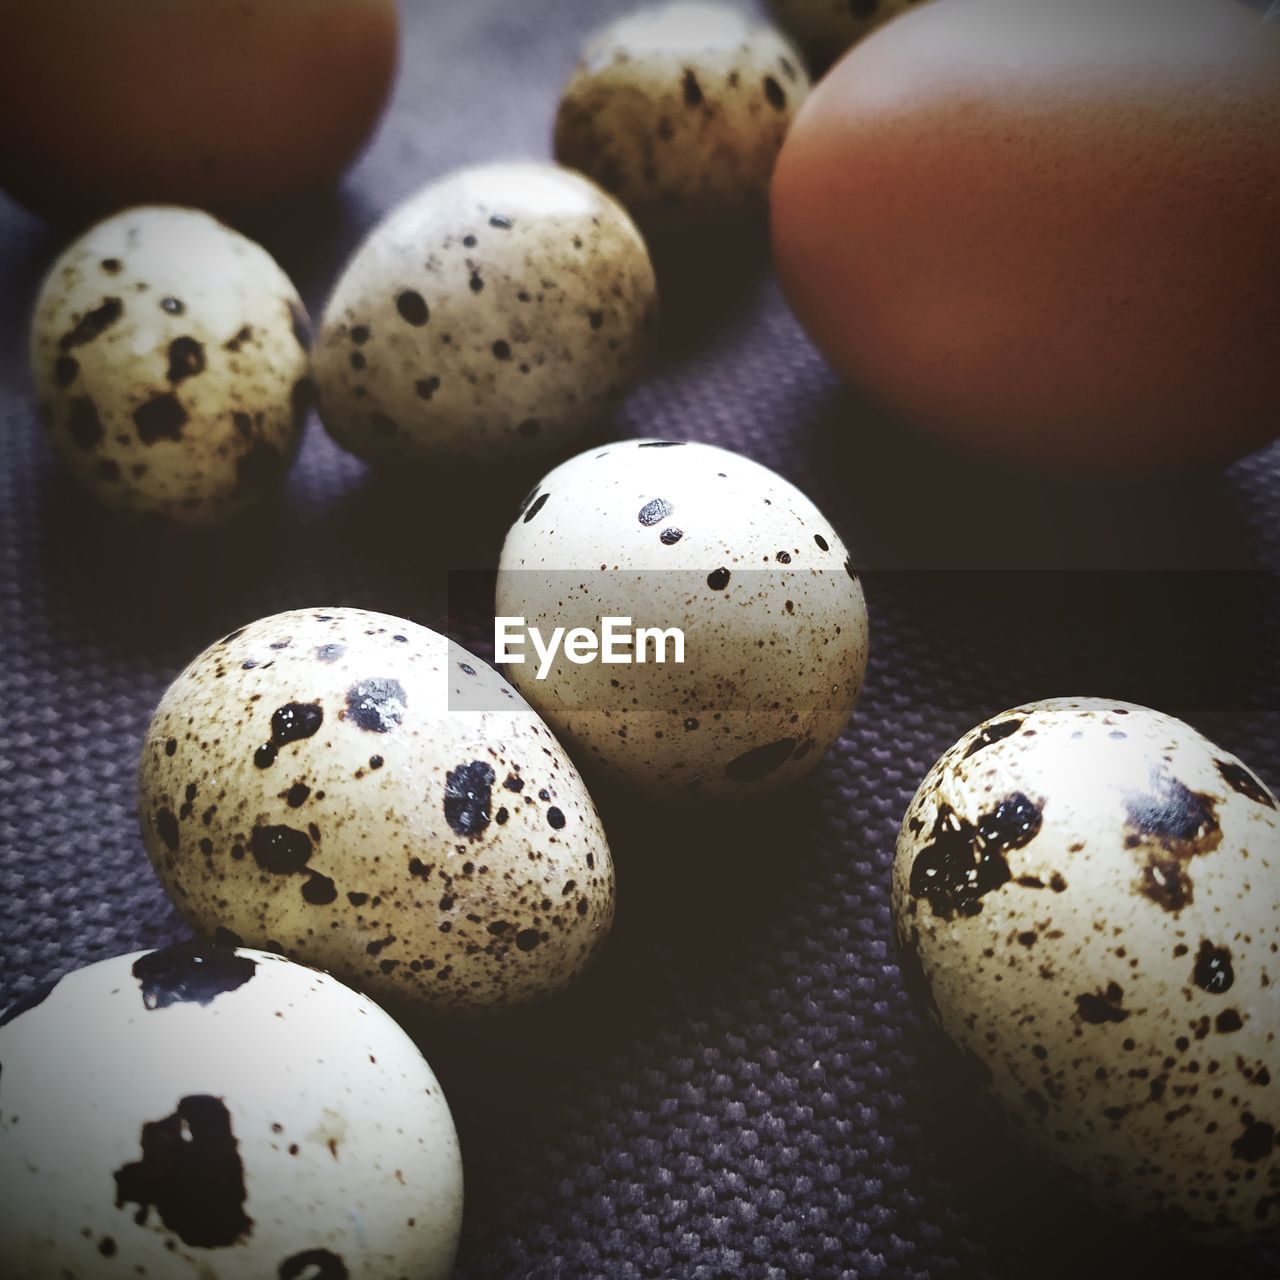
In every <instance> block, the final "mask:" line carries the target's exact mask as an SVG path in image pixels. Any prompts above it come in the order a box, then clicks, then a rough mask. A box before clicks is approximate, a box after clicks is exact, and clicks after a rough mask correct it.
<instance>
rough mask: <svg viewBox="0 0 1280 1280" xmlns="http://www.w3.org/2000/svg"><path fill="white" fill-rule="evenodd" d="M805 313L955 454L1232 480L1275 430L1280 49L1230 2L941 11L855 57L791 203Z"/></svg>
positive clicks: (914, 19)
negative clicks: (1183, 467)
mask: <svg viewBox="0 0 1280 1280" xmlns="http://www.w3.org/2000/svg"><path fill="white" fill-rule="evenodd" d="M772 199H773V214H774V240H775V247H776V251H777V258H778V265H779V270H780V272H781V275H782V279H783V284H784V287H785V289H786V292H787V295H788V297H789V299H790V301H791V303H792V305H793V307H794V308H795V311H796V313H797V315H798V316H799V318H800V320H801V322H802V323H803V324H804V326H805V327H806V328H807V329H808V331H809V333H810V334H811V335H812V337H813V339H814V340H815V342H816V343H817V344H818V346H819V347H820V348H821V349H822V351H823V352H824V354H825V355H826V356H827V357H828V358H829V359H830V361H831V362H832V363H833V364H834V365H835V367H836V368H837V369H838V370H839V371H840V372H841V373H843V374H844V375H846V376H847V377H848V378H849V379H851V380H852V381H854V382H856V383H858V384H860V385H861V386H862V387H864V388H865V389H866V390H868V391H869V392H870V393H872V395H873V396H875V397H876V398H878V399H879V400H881V401H883V402H884V403H886V404H887V405H888V406H890V407H891V408H893V409H895V410H897V411H898V412H899V413H901V414H903V415H905V416H906V417H908V418H910V419H914V420H915V421H917V422H919V423H921V424H923V425H924V426H926V427H928V428H930V429H931V430H933V431H935V432H937V433H938V434H940V435H944V436H947V437H950V438H952V439H954V440H957V441H960V442H962V443H965V444H968V445H971V446H975V447H978V448H981V449H989V450H993V451H998V452H1002V453H1007V454H1015V455H1020V456H1023V457H1030V458H1037V459H1051V460H1061V461H1067V462H1073V463H1103V464H1119V463H1123V464H1133V463H1142V464H1146V463H1161V462H1179V461H1185V460H1188V459H1192V458H1197V457H1209V458H1214V457H1221V458H1228V457H1231V456H1237V455H1239V454H1242V453H1245V452H1247V451H1249V450H1250V449H1253V448H1255V447H1257V446H1260V445H1262V444H1264V443H1265V442H1267V441H1268V440H1269V439H1271V438H1272V437H1273V436H1274V434H1275V433H1276V430H1277V425H1278V423H1280V379H1277V378H1276V376H1275V368H1276V357H1275V352H1276V343H1277V339H1278V338H1280V28H1276V27H1274V26H1273V27H1267V26H1264V25H1262V24H1261V22H1260V20H1259V18H1258V15H1257V14H1256V13H1255V12H1252V11H1250V10H1249V9H1248V8H1246V7H1244V6H1243V5H1241V4H1237V3H1234V0H1215V2H1206V0H1129V2H1128V3H1126V4H1123V5H1119V4H1115V3H1113V0H1077V2H1074V3H1072V4H1062V3H1055V2H1054V0H940V2H939V3H937V4H928V5H923V6H921V7H920V8H919V9H915V10H912V11H910V12H908V13H906V14H904V15H902V16H901V17H899V18H897V19H895V20H894V21H893V22H891V23H889V24H887V25H886V26H885V27H883V28H882V29H881V30H879V31H877V32H875V33H873V34H872V35H871V36H870V37H869V38H868V39H866V40H865V41H863V42H862V43H861V44H859V45H858V46H857V47H856V48H854V49H853V50H852V51H851V52H850V53H849V54H848V55H847V56H846V57H845V58H844V59H843V60H842V61H841V62H840V63H838V64H837V65H836V66H835V68H833V70H832V71H831V73H830V74H829V75H828V76H827V78H826V79H825V80H823V81H822V82H821V83H820V84H819V85H818V86H817V88H816V89H815V90H814V92H813V93H812V95H811V96H810V97H809V99H808V100H807V102H806V103H805V105H804V107H803V109H802V110H801V112H800V114H799V116H798V118H797V119H796V122H795V124H794V125H793V127H792V129H791V131H790V133H789V135H788V138H787V142H786V144H785V146H784V149H783V152H782V155H781V157H780V160H779V163H778V166H777V170H776V173H775V177H774V184H773V194H772Z"/></svg>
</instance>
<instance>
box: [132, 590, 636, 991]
mask: <svg viewBox="0 0 1280 1280" xmlns="http://www.w3.org/2000/svg"><path fill="white" fill-rule="evenodd" d="M463 703H466V704H467V708H468V709H462V707H461V704H463ZM471 708H474V709H471ZM139 813H140V817H141V822H142V832H143V840H144V842H145V844H146V847H147V852H148V853H149V854H150V855H151V860H152V862H153V864H154V866H155V869H156V872H157V874H158V875H159V877H160V880H161V882H162V883H163V884H164V886H165V888H166V890H167V891H168V893H169V896H170V897H171V898H172V899H173V901H174V903H175V905H176V906H177V907H178V909H179V910H180V911H181V912H182V914H183V915H184V916H185V917H186V919H187V920H188V921H189V922H190V923H191V925H192V926H193V927H194V928H195V929H196V930H197V931H199V932H200V933H202V934H204V935H205V936H212V937H216V938H218V939H221V940H225V941H231V942H237V943H239V942H244V943H248V944H249V945H253V946H262V947H265V948H266V949H268V950H272V951H276V950H278V951H281V952H283V953H285V954H287V955H289V956H290V957H292V958H294V959H298V960H302V961H304V962H306V963H308V964H314V965H317V966H320V967H323V968H325V969H328V970H330V971H332V972H333V973H334V974H336V975H337V976H338V977H339V978H341V979H342V980H343V981H345V982H350V983H351V984H352V986H355V987H357V988H358V989H360V990H363V991H367V992H369V993H370V994H371V995H373V996H374V997H375V998H377V999H379V1000H380V1001H393V1002H397V1003H405V1004H409V1005H412V1006H414V1007H416V1008H417V1009H418V1010H419V1011H424V1012H428V1013H449V1012H458V1011H467V1012H480V1011H485V1010H491V1009H498V1008H501V1007H503V1006H507V1005H513V1004H519V1003H521V1002H524V1001H527V1000H531V999H534V998H536V997H539V996H544V995H547V994H549V993H551V992H553V991H556V990H558V989H559V988H561V987H563V986H565V985H566V984H567V983H569V982H570V981H571V980H572V979H573V978H574V977H575V976H576V975H577V974H578V973H579V972H581V970H582V969H583V968H585V966H586V965H587V963H588V962H589V961H590V959H591V958H592V956H593V955H594V953H595V951H596V949H597V948H598V946H599V945H600V943H601V942H602V941H603V939H604V937H605V935H606V933H607V932H608V930H609V925H610V923H611V921H612V918H613V894H614V884H613V864H612V861H611V859H610V856H609V846H608V845H607V843H606V842H605V836H604V831H603V829H602V828H601V825H600V819H599V818H598V817H597V815H596V811H595V808H594V806H593V805H592V802H591V797H590V796H589V795H588V794H587V791H586V788H585V787H584V786H583V783H582V781H581V779H580V778H579V776H578V773H577V771H576V770H575V769H574V767H573V765H572V764H571V763H570V761H569V758H568V757H567V756H566V755H565V753H564V751H563V750H562V749H561V747H560V745H559V743H558V742H557V741H556V739H555V737H554V736H553V735H552V733H551V731H550V730H549V729H548V728H547V727H546V726H545V725H544V724H543V723H542V721H541V720H540V719H539V718H538V717H537V716H536V715H535V714H534V713H533V711H532V710H530V708H529V707H528V705H527V704H526V703H525V702H524V700H523V699H522V698H520V697H519V695H518V694H516V693H515V692H514V690H512V689H511V687H510V686H509V685H508V684H507V683H506V681H505V680H502V679H500V678H499V677H498V676H497V675H496V673H495V672H494V671H493V670H492V668H490V667H489V666H488V665H486V664H485V663H484V662H482V661H481V660H480V659H479V658H475V657H472V656H471V655H470V654H468V653H466V652H465V651H463V650H462V649H459V648H457V647H456V646H454V645H452V644H450V642H449V641H447V640H446V639H445V637H444V636H442V635H439V634H437V633H436V632H434V631H430V630H428V629H427V628H426V627H420V626H417V625H415V624H414V623H411V622H406V621H404V620H403V619H400V618H393V617H389V616H387V615H385V614H378V613H368V612H365V611H363V610H359V609H339V608H334V609H300V610H295V611H293V612H289V613H281V614H276V615H274V616H272V617H268V618H263V619H261V620H259V621H257V622H254V623H252V624H250V625H249V626H247V627H244V628H243V629H241V630H239V631H237V632H235V633H233V634H232V635H230V636H228V637H226V638H225V639H223V640H220V641H219V642H218V643H217V644H215V645H213V646H212V647H210V648H209V649H207V650H206V651H205V652H204V653H203V654H201V655H200V656H199V657H197V658H196V659H195V661H194V662H192V663H191V665H190V666H188V667H187V669H186V670H185V671H184V672H183V673H182V674H181V675H179V676H178V678H177V680H175V681H174V683H173V685H172V686H171V687H170V689H169V690H168V692H167V693H166V694H165V696H164V698H163V699H162V700H161V703H160V706H159V708H158V709H157V710H156V713H155V715H154V717H153V719H152V721H151V725H150V728H149V730H148V733H147V737H146V741H145V743H144V745H143V750H142V764H141V771H140V779H139Z"/></svg>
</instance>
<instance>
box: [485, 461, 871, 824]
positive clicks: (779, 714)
mask: <svg viewBox="0 0 1280 1280" xmlns="http://www.w3.org/2000/svg"><path fill="white" fill-rule="evenodd" d="M497 613H498V615H499V617H500V618H515V619H519V620H520V623H519V624H518V625H517V624H515V623H512V624H510V625H511V627H513V628H514V629H515V632H516V635H515V640H516V641H519V648H518V649H517V647H516V644H515V642H514V641H513V644H512V645H511V646H510V649H509V655H518V656H519V657H520V658H523V659H525V660H524V661H520V662H513V663H511V664H510V665H505V666H504V667H503V670H504V671H505V672H508V673H509V675H510V679H511V680H513V681H514V682H515V684H516V686H517V687H518V688H519V689H520V691H521V692H522V693H523V694H524V696H525V697H526V698H528V699H529V701H530V702H531V703H532V704H533V706H534V707H535V708H536V709H537V710H538V711H539V712H540V713H541V714H542V715H543V716H545V717H546V720H547V723H548V724H550V725H551V726H552V727H553V728H554V729H555V730H556V732H557V733H559V734H561V735H562V736H563V738H564V741H565V743H566V744H567V745H568V746H569V747H570V749H571V750H574V751H575V752H576V756H575V758H576V759H578V760H579V762H580V763H581V764H582V767H583V768H584V769H586V768H588V767H594V768H596V769H598V770H599V771H601V772H602V773H604V774H606V775H608V776H609V777H611V778H612V779H614V780H615V781H618V782H621V783H623V784H624V785H626V786H629V787H633V788H637V789H640V790H643V791H647V792H649V793H650V794H652V795H655V796H658V797H661V798H663V799H667V800H683V799H698V798H707V797H720V798H726V799H728V798H735V797H742V796H747V795H751V794H754V793H757V792H760V791H764V790H769V789H772V788H775V787H778V786H781V785H783V784H785V783H787V782H791V781H793V780H795V779H796V778H798V777H800V776H801V775H802V774H804V773H807V772H808V771H809V770H810V769H811V768H812V767H813V766H814V765H815V764H816V763H817V762H818V760H819V759H820V758H821V757H822V754H823V752H824V751H826V749H827V748H828V747H829V746H830V745H831V744H832V743H833V742H834V741H835V740H836V738H837V737H839V735H840V733H841V732H842V731H843V729H844V727H845V724H846V722H847V721H848V719H849V713H850V711H851V710H852V708H853V703H854V700H855V698H856V697H857V695H858V691H859V689H860V687H861V684H862V677H863V674H864V672H865V671H866V664H867V611H866V603H865V601H864V599H863V595H862V586H861V584H860V582H859V581H858V578H857V576H856V575H855V573H854V571H853V568H852V565H851V562H850V558H849V554H848V552H847V551H846V550H845V547H844V545H843V543H842V542H841V541H840V538H839V536H838V535H837V534H836V532H835V530H834V529H833V528H832V527H831V525H830V524H829V523H828V522H827V520H826V519H825V518H824V517H823V515H822V513H821V512H820V511H819V510H818V509H817V508H816V507H815V506H814V504H813V503H812V502H810V501H809V499H808V498H806V497H805V496H804V494H802V493H801V492H800V491H799V490H798V489H797V488H795V486H794V485H791V484H789V483H788V482H787V481H786V480H784V479H782V477H781V476H778V475H776V474H774V473H773V472H772V471H770V470H768V469H767V468H766V467H762V466H761V465H760V464H759V463H756V462H753V461H751V460H750V459H749V458H744V457H742V456H741V455H739V454H735V453H730V452H728V451H727V450H724V449H718V448H715V447H713V446H711V445H705V444H692V443H688V444H682V443H679V442H676V441H670V440H625V441H620V442H616V443H614V444H610V445H607V446H605V447H604V448H602V449H599V450H591V451H589V452H587V453H584V454H581V455H580V456H579V457H577V458H573V459H571V460H570V461H569V462H566V463H564V464H563V465H562V466H559V467H557V468H556V469H555V470H554V471H552V472H551V473H550V474H549V475H548V476H547V477H546V478H545V479H544V480H543V481H542V482H541V483H540V484H539V485H538V486H537V487H536V488H535V489H534V490H533V492H532V493H531V494H530V495H529V496H528V498H527V499H526V500H525V504H524V507H523V508H522V510H521V512H520V514H519V516H518V518H517V519H516V522H515V523H514V524H513V525H512V527H511V530H510V532H509V533H508V534H507V538H506V543H505V544H504V546H503V548H502V558H501V563H500V567H499V572H498V584H497ZM606 618H613V619H622V620H625V621H627V622H629V624H630V629H628V630H625V631H624V633H623V634H622V635H621V637H620V638H619V642H618V645H617V646H616V649H617V655H616V656H621V657H623V658H624V659H626V660H625V661H623V662H618V663H606V662H604V661H590V662H579V661H577V660H576V659H571V658H570V657H568V652H569V650H568V648H567V647H561V648H560V649H559V650H557V652H556V655H555V657H554V660H553V661H550V662H539V661H538V660H537V656H536V653H535V652H534V651H533V650H532V649H531V646H532V644H533V635H532V632H533V630H534V629H536V630H537V631H538V633H539V635H540V636H541V637H542V638H543V643H544V647H545V644H546V637H549V636H552V635H553V634H554V632H555V629H556V628H557V627H561V628H563V629H564V633H565V634H566V635H568V634H570V633H572V632H574V631H578V630H581V631H586V632H591V633H593V634H595V635H601V634H603V631H604V625H605V624H604V619H606ZM504 625H507V624H504ZM617 626H618V627H619V628H622V626H623V624H622V623H618V624H617ZM640 628H643V629H645V630H648V631H652V630H659V631H668V630H675V631H678V632H679V633H680V636H681V638H682V641H681V643H682V648H681V649H680V650H679V651H678V650H677V647H676V641H675V638H674V637H668V638H665V639H662V640H661V642H660V643H661V653H660V652H659V644H658V642H657V641H655V642H654V643H649V642H647V641H644V640H643V638H642V637H641V636H640ZM525 636H527V639H525V638H524V637H525ZM600 652H601V655H602V656H603V652H604V650H603V648H601V650H600Z"/></svg>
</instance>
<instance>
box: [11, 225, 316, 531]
mask: <svg viewBox="0 0 1280 1280" xmlns="http://www.w3.org/2000/svg"><path fill="white" fill-rule="evenodd" d="M308 340H309V325H308V321H307V314H306V311H305V310H304V309H303V306H302V302H301V301H300V299H299V298H298V294H297V291H296V290H295V289H294V287H293V285H292V284H291V283H290V281H289V279H288V277H287V276H286V275H285V274H284V272H283V271H282V270H281V269H280V268H279V267H278V266H277V265H276V263H275V262H274V261H273V259H272V258H271V256H270V255H269V254H268V253H267V252H266V250H265V249H263V248H261V247H260V246H259V245H257V244H255V243H253V241H251V240H247V239H246V238H245V237H244V236H242V235H240V234H239V233H238V232H235V231H233V230H232V229H231V228H230V227H227V226H224V225H223V224H222V223H220V222H218V221H216V220H215V219H213V218H212V217H210V216H209V215H208V214H205V213H201V212H199V211H197V210H194V209H180V208H170V207H163V206H161V207H144V208H137V209H128V210H126V211H124V212H123V213H119V214H117V215H115V216H114V217H112V218H108V219H107V220H106V221H105V222H102V223H99V224H98V225H97V226H96V227H94V228H93V229H92V230H90V231H88V232H86V233H85V234H84V235H83V236H81V237H80V238H79V239H78V240H76V241H75V243H73V244H72V245H71V246H70V247H69V248H68V249H66V250H65V251H64V252H63V253H62V255H61V256H60V257H59V258H58V260H57V261H56V262H55V263H54V264H53V267H52V268H51V270H50V271H49V274H48V276H47V277H46V279H45V281H44V284H43V286H42V288H41V290H40V295H39V298H38V300H37V302H36V307H35V314H34V317H33V319H32V325H31V376H32V379H33V381H34V384H35V392H36V397H37V400H38V403H39V406H40V412H41V414H42V416H43V418H44V420H45V424H46V426H47V428H48V431H49V433H50V436H51V438H52V441H53V444H54V447H55V449H56V450H57V452H58V454H59V455H60V457H61V458H62V460H63V462H64V463H65V464H66V466H67V468H68V469H69V470H70V471H71V473H72V474H73V475H74V476H75V478H76V479H77V480H78V481H79V482H80V484H81V485H83V486H84V488H85V489H87V490H88V491H89V492H90V493H91V494H92V495H93V497H94V498H95V499H97V500H98V501H99V502H100V503H101V504H102V505H103V506H106V507H110V508H113V509H115V510H118V511H122V512H127V513H130V514H133V515H150V516H160V517H163V518H165V519H167V520H170V521H173V522H174V523H177V524H193V525H207V524H214V523H217V522H220V521H224V520H226V519H228V518H229V517H232V516H235V515H237V514H239V513H241V512H243V511H244V510H245V509H247V508H248V507H251V506H253V505H254V504H255V503H258V502H261V501H262V499H263V498H264V497H265V496H267V495H268V494H269V493H270V492H271V491H272V490H273V489H274V488H275V487H276V486H277V485H278V484H279V482H280V480H281V479H282V477H283V475H284V473H285V470H286V469H287V467H288V464H289V462H290V461H291V459H292V457H293V454H294V451H295V447H296V445H297V443H298V439H299V435H300V432H301V427H302V423H303V419H304V417H305V413H306V409H307V407H308V405H309V403H310V400H311V393H310V386H311V384H310V380H309V378H308V374H307V343H308Z"/></svg>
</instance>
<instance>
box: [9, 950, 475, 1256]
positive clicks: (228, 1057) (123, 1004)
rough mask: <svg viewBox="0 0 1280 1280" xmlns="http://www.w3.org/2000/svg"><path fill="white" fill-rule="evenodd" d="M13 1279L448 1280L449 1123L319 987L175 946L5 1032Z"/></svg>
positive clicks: (357, 1000) (427, 1075)
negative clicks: (254, 1279)
mask: <svg viewBox="0 0 1280 1280" xmlns="http://www.w3.org/2000/svg"><path fill="white" fill-rule="evenodd" d="M0 1062H2V1063H3V1070H4V1074H3V1088H2V1089H0V1186H3V1188H4V1195H3V1196H0V1272H2V1273H3V1274H4V1275H6V1276H15V1277H16V1276H21V1277H22V1280H64V1278H65V1277H69V1276H70V1277H77V1280H98V1278H100V1277H101V1278H110V1277H116V1276H125V1275H128V1276H132V1275H148V1276H155V1277H161V1276H163V1277H166V1280H168V1278H172V1280H186V1278H187V1277H189V1278H190V1280H240V1278H241V1277H244V1276H261V1277H268V1276H271V1277H276V1276H279V1277H281V1280H304V1278H305V1280H384V1278H385V1277H387V1276H401V1275H413V1276H416V1277H417V1276H420V1277H423V1278H424V1280H444V1277H447V1276H448V1274H449V1271H450V1269H451V1267H452V1264H453V1257H454V1252H455V1249H456V1247H457V1242H458V1232H459V1228H460V1225H461V1218H462V1164H461V1159H460V1156H459V1152H458V1141H457V1136H456V1134H455V1132H454V1127H453V1120H452V1117H451V1116H450V1114H449V1107H448V1104H447V1103H446V1102H445V1098H444V1095H443V1094H442V1093H441V1091H440V1086H439V1084H438V1083H437V1082H436V1079H435V1076H434V1075H433V1074H432V1072H431V1068H430V1067H429V1066H428V1065H427V1064H426V1062H425V1061H423V1058H422V1055H421V1054H420V1053H419V1052H418V1050H417V1048H416V1046H415V1045H414V1043H413V1041H412V1040H410V1039H409V1037H408V1036H407V1035H405V1033H404V1032H403V1031H402V1030H401V1029H400V1028H399V1027H398V1026H396V1024H395V1023H394V1022H393V1021H392V1020H391V1019H390V1018H389V1017H388V1016H387V1015H386V1014H385V1013H383V1012H382V1010H381V1009H379V1008H378V1007H377V1006H376V1005H374V1004H373V1003H371V1002H370V1001H369V1000H366V999H365V998H364V997H363V996H360V995H357V994H356V993H355V992H354V991H351V990H348V989H347V988H346V987H344V986H342V985H341V984H340V983H338V982H336V981H335V980H334V979H333V978H331V977H329V976H328V975H327V974H323V973H317V972H315V971H314V970H311V969H306V968H303V967H302V966H301V965H296V964H292V963H290V962H289V961H287V960H283V959H281V958H280V957H278V956H274V955H269V954H267V953H265V952H261V951H250V950H243V949H237V950H232V949H230V948H223V947H208V946H204V945H202V944H194V943H179V944H177V945H175V946H171V947H167V948H165V949H164V950H161V951H144V952H135V953H134V954H132V955H126V956H119V957H117V958H115V959H112V960H104V961H102V962H100V963H98V964H93V965H90V966H89V967H87V968H84V969H80V970H78V971H76V972H74V973H70V974H68V975H67V976H66V977H64V978H62V979H61V981H59V982H57V983H55V984H53V986H52V987H51V988H47V989H45V990H43V991H40V992H37V993H36V994H35V995H34V996H30V997H28V998H27V999H25V1000H23V1001H20V1002H19V1004H18V1005H17V1006H15V1007H14V1008H12V1009H10V1010H9V1011H8V1013H6V1014H4V1015H3V1017H0Z"/></svg>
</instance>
